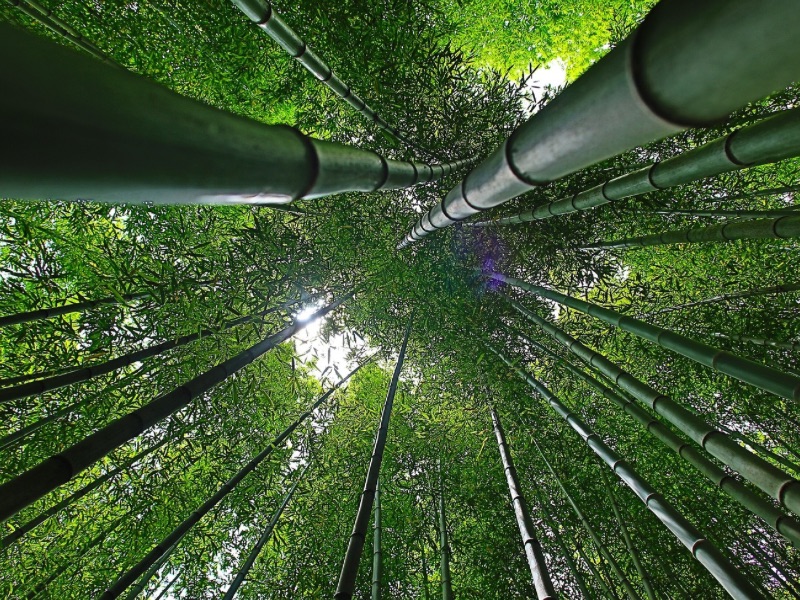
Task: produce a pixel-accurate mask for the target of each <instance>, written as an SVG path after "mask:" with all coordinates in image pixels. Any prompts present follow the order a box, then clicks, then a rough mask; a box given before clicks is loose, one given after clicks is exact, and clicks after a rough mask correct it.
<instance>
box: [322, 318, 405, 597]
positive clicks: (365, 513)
mask: <svg viewBox="0 0 800 600" xmlns="http://www.w3.org/2000/svg"><path fill="white" fill-rule="evenodd" d="M412 323H413V316H412V318H411V319H409V320H408V325H407V326H406V332H405V335H404V336H403V343H402V344H401V345H400V354H399V355H398V357H397V363H396V364H395V367H394V373H392V380H391V382H390V383H389V390H388V392H387V393H386V400H385V402H384V403H383V410H382V411H381V419H380V425H379V427H378V431H377V433H376V434H375V444H374V446H373V449H372V456H371V457H370V460H369V466H368V467H367V477H366V481H365V482H364V490H363V491H362V492H361V499H360V501H359V503H358V511H357V512H356V518H355V522H354V523H353V532H352V533H351V534H350V540H349V541H348V544H347V551H346V552H345V556H344V561H343V562H342V569H341V572H340V573H339V582H338V584H337V586H336V593H335V595H334V598H337V600H348V599H349V598H352V597H353V593H354V591H355V585H356V575H357V574H358V565H359V563H360V562H361V554H362V553H363V551H364V542H365V541H366V536H367V527H368V524H369V517H370V514H371V513H372V506H373V503H374V500H375V490H376V488H377V486H378V478H379V476H380V470H381V463H382V462H383V451H384V449H385V448H386V438H387V435H388V433H389V419H390V418H391V416H392V405H393V404H394V396H395V394H396V393H397V385H398V383H399V381H400V372H401V371H402V369H403V362H404V361H405V357H406V347H407V346H408V337H409V335H411V325H412Z"/></svg>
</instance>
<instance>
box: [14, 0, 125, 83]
mask: <svg viewBox="0 0 800 600" xmlns="http://www.w3.org/2000/svg"><path fill="white" fill-rule="evenodd" d="M6 2H8V3H9V4H11V5H12V6H15V7H16V8H18V9H19V10H20V11H21V12H23V13H25V14H26V15H28V16H29V17H31V18H32V19H34V20H35V21H38V22H39V23H41V24H42V25H44V26H45V27H46V28H47V29H49V30H50V31H52V32H53V33H55V34H56V35H58V36H60V37H62V38H63V39H65V40H67V41H68V42H70V43H71V44H74V45H75V46H77V47H78V48H80V49H81V50H85V51H86V52H88V53H89V54H91V55H92V56H94V57H95V58H97V59H99V60H101V61H103V62H104V63H107V64H109V65H113V66H115V67H120V68H121V66H120V65H119V64H118V63H117V62H115V61H114V60H113V59H111V58H110V57H109V56H107V55H106V54H105V52H103V51H102V50H100V48H98V47H97V46H95V45H94V44H93V43H92V42H90V41H89V40H87V39H86V38H85V37H83V36H82V35H81V34H80V33H79V32H78V31H76V30H75V29H74V28H73V27H71V26H69V25H68V24H67V23H65V22H64V21H63V20H62V19H59V18H58V17H57V16H55V15H54V14H53V11H51V10H49V9H47V8H45V7H44V6H42V5H41V4H39V3H38V2H34V1H33V0H6Z"/></svg>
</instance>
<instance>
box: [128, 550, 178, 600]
mask: <svg viewBox="0 0 800 600" xmlns="http://www.w3.org/2000/svg"><path fill="white" fill-rule="evenodd" d="M177 547H178V543H177V542H175V543H174V544H172V546H170V547H169V548H168V549H167V551H166V552H164V554H162V555H161V558H159V559H158V560H157V561H155V562H154V563H153V565H152V566H151V567H150V568H149V569H148V570H147V571H146V572H145V574H144V575H142V576H141V577H140V578H139V581H137V582H136V583H135V584H133V585H132V586H131V589H130V591H129V592H128V594H127V595H126V596H125V600H136V598H138V597H139V594H141V593H142V592H143V591H144V590H145V588H146V587H147V584H148V582H149V581H150V580H151V579H152V578H153V577H154V576H155V574H156V573H158V572H159V571H160V570H161V567H163V566H164V564H165V563H166V562H167V561H168V560H169V557H170V556H172V553H173V552H175V548H177Z"/></svg>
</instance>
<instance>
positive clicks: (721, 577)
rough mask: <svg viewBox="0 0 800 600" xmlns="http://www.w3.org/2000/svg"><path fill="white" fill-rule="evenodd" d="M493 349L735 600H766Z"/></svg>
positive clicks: (587, 430)
mask: <svg viewBox="0 0 800 600" xmlns="http://www.w3.org/2000/svg"><path fill="white" fill-rule="evenodd" d="M490 349H491V350H492V351H493V352H494V353H495V354H496V355H497V356H498V357H499V358H500V359H501V360H502V361H503V362H504V363H505V364H506V365H508V366H509V367H510V368H511V369H513V370H514V371H515V372H516V373H517V375H519V377H520V378H521V379H523V380H524V381H525V382H526V383H527V384H528V385H529V386H530V387H532V388H533V389H534V390H535V391H536V392H537V393H538V394H539V395H540V396H541V397H542V398H543V399H544V400H545V401H546V402H547V403H548V404H549V405H550V407H551V408H552V409H553V410H554V411H555V412H556V413H557V414H558V415H559V416H560V417H561V418H563V419H564V420H565V421H566V422H567V424H568V425H569V426H570V427H572V429H573V430H575V432H576V433H578V435H580V437H581V438H582V439H583V441H584V442H585V443H586V445H587V446H589V448H590V449H591V450H592V451H593V452H594V453H595V454H596V455H597V456H598V457H599V458H600V459H602V461H603V462H605V463H606V464H607V465H608V466H609V467H610V468H611V470H612V471H614V474H615V475H617V477H619V478H620V479H621V480H622V481H623V482H624V483H625V484H626V485H627V486H628V487H629V488H630V489H631V491H633V493H634V494H636V496H638V497H639V499H640V500H641V501H642V502H644V504H645V506H646V507H647V508H648V509H649V510H650V511H651V512H652V513H653V514H654V515H655V516H656V517H657V518H658V520H659V521H661V522H662V523H663V524H664V525H665V526H666V527H667V529H669V530H670V531H671V532H672V533H673V534H674V535H675V537H676V538H678V540H680V542H681V543H682V544H683V545H684V546H685V547H686V548H687V549H688V550H689V551H690V552H691V553H692V556H694V558H695V559H697V560H698V561H699V562H700V563H701V564H702V565H703V566H704V567H705V568H706V569H707V570H708V572H709V573H711V575H712V576H713V577H714V578H715V579H716V580H717V581H718V582H719V583H720V585H721V586H722V587H723V588H725V590H726V591H727V592H728V593H729V594H730V595H731V596H732V597H733V598H758V599H763V598H764V596H763V595H762V594H761V593H759V592H758V590H756V589H755V588H754V587H753V586H752V585H751V584H750V582H749V581H748V580H747V577H745V576H744V574H743V573H741V572H740V571H739V570H738V569H736V568H735V567H734V566H733V565H732V564H731V563H730V561H729V560H728V559H727V558H725V556H724V555H723V554H722V553H721V552H720V551H719V549H718V548H717V547H716V546H715V545H714V544H712V543H711V542H710V541H709V540H707V539H706V538H704V537H703V536H702V534H701V533H700V532H699V531H698V530H697V528H696V527H695V526H694V525H693V524H692V523H691V522H689V520H688V519H686V517H684V516H683V514H681V513H680V512H679V511H678V510H677V509H675V508H674V507H673V506H672V505H671V504H670V503H669V502H668V501H667V500H666V499H665V498H664V497H663V496H662V495H661V494H659V493H658V492H657V491H656V490H655V489H654V488H653V487H652V486H651V485H650V484H649V483H648V482H647V481H646V480H645V479H644V478H643V477H642V476H641V475H639V474H638V473H637V472H636V471H635V470H634V469H633V468H632V467H631V466H630V465H629V464H628V462H627V461H626V460H624V459H623V458H622V457H621V456H620V455H619V454H617V452H616V451H614V450H612V449H611V448H610V447H609V446H608V445H607V444H606V443H605V442H604V441H603V440H602V438H601V437H600V436H599V435H598V434H596V433H595V432H594V431H592V429H590V428H589V427H588V426H587V425H586V423H584V422H583V421H582V420H581V419H580V417H579V416H578V415H576V414H575V413H573V412H572V411H570V410H569V409H568V408H567V407H566V406H564V404H563V403H562V402H561V401H560V400H559V399H558V398H557V397H556V396H555V395H553V393H552V392H551V391H550V390H548V389H547V388H546V387H545V386H544V385H543V384H542V383H541V382H540V381H538V380H537V379H535V378H534V377H532V376H531V375H530V374H528V373H527V372H525V371H523V370H522V369H520V368H519V367H518V366H516V365H515V364H514V363H512V362H511V361H510V360H508V359H507V358H506V357H505V356H504V355H503V354H501V353H500V352H498V351H497V350H495V349H494V348H491V347H490Z"/></svg>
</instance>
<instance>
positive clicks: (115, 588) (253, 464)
mask: <svg viewBox="0 0 800 600" xmlns="http://www.w3.org/2000/svg"><path fill="white" fill-rule="evenodd" d="M364 364H365V363H362V364H361V365H359V366H357V367H356V368H355V369H353V370H352V371H351V372H350V373H349V374H348V375H347V376H346V377H344V378H342V379H341V380H340V381H339V382H338V383H337V384H336V385H335V386H333V387H332V388H331V389H330V390H328V391H327V392H325V393H324V394H322V396H320V397H319V398H318V399H317V400H316V402H314V404H313V405H312V406H311V408H309V409H308V410H307V411H306V412H304V413H303V414H302V415H300V416H299V417H298V418H297V419H296V420H295V421H294V422H293V423H292V424H291V425H289V427H287V428H286V429H284V430H283V431H282V432H281V433H280V434H279V435H278V437H276V438H275V439H274V440H273V441H272V442H270V444H269V445H268V446H267V447H266V448H265V449H264V450H262V451H261V452H259V453H258V454H257V455H256V456H255V457H254V458H253V459H252V460H250V462H248V463H247V464H246V465H245V466H244V467H242V468H241V469H239V471H237V472H236V474H235V475H233V476H232V477H231V478H230V479H228V481H226V482H225V484H224V485H223V486H222V487H221V488H219V490H217V492H216V493H215V494H214V495H213V496H211V497H210V498H209V499H208V500H206V501H205V502H204V503H203V504H202V505H201V506H200V507H199V508H198V509H197V510H196V511H194V512H193V513H192V514H191V515H189V516H188V517H187V518H186V519H184V520H183V521H181V522H180V523H179V524H178V525H177V526H176V527H175V528H174V529H173V530H172V531H171V532H170V533H169V534H168V535H167V536H166V537H165V538H164V539H163V540H161V542H160V543H159V544H158V545H157V546H156V547H155V548H153V549H152V550H151V551H150V552H148V553H147V555H145V556H144V558H142V559H141V560H140V561H139V562H138V563H136V564H135V565H134V566H133V567H131V568H130V569H128V570H127V571H125V572H124V573H123V574H122V575H121V576H120V577H119V578H118V579H117V580H116V581H115V582H114V583H113V584H112V585H111V586H110V587H109V588H108V589H107V590H106V591H105V592H103V595H102V596H100V600H110V599H111V598H116V597H117V596H119V595H120V594H121V593H122V592H124V591H125V590H126V589H127V588H128V587H129V586H130V585H131V584H133V582H134V581H136V579H137V578H138V577H139V576H140V575H142V573H144V572H145V571H146V570H147V569H148V567H149V566H150V565H152V564H153V563H154V562H155V561H157V560H158V559H159V558H160V557H161V556H162V555H163V554H164V552H166V551H167V550H168V549H169V548H170V547H171V546H173V545H174V544H177V543H178V542H180V541H181V540H182V539H183V537H184V536H185V535H186V534H187V533H188V532H189V531H190V530H191V529H192V527H194V526H195V525H196V524H197V523H198V522H199V521H200V519H202V518H203V517H204V516H205V515H206V514H208V513H209V512H210V511H211V510H212V509H213V508H214V507H215V506H217V504H219V503H220V502H221V501H222V499H223V498H225V497H226V496H227V495H228V494H230V493H231V492H232V491H233V490H234V489H235V488H236V486H237V484H238V483H239V482H240V481H241V480H242V479H244V478H245V477H246V476H247V475H249V474H250V473H251V472H252V471H254V470H255V469H256V468H257V467H258V466H259V465H260V464H261V463H262V462H263V461H264V460H265V459H266V458H268V457H269V456H270V455H271V454H272V452H273V451H274V450H275V449H276V448H278V447H279V446H280V445H281V444H283V442H285V441H286V439H287V438H288V437H289V436H290V435H291V434H292V432H293V431H294V430H295V429H297V427H298V426H299V425H301V424H302V423H303V421H305V420H306V419H307V418H308V417H309V416H311V414H312V413H313V412H314V411H315V410H316V409H317V408H318V407H319V406H320V405H321V404H322V403H323V402H325V401H326V400H327V399H328V398H330V396H331V395H332V394H333V393H334V392H335V391H336V390H337V389H339V386H341V385H342V384H343V383H344V382H345V381H347V380H348V379H349V378H350V377H352V376H353V375H354V374H355V373H356V372H357V371H358V370H359V369H360V368H361V367H362V366H364Z"/></svg>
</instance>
